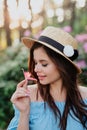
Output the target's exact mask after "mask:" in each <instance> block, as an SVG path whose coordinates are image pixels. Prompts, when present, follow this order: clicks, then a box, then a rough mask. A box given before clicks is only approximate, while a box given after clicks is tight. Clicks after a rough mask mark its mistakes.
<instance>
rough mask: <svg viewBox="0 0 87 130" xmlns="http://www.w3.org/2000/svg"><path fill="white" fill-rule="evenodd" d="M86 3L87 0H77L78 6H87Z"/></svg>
mask: <svg viewBox="0 0 87 130" xmlns="http://www.w3.org/2000/svg"><path fill="white" fill-rule="evenodd" d="M85 4H86V0H77V3H76V7H77V8H82V7H84V6H85Z"/></svg>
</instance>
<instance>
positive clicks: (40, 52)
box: [33, 47, 50, 60]
mask: <svg viewBox="0 0 87 130" xmlns="http://www.w3.org/2000/svg"><path fill="white" fill-rule="evenodd" d="M33 58H34V59H44V60H50V58H49V57H48V55H47V53H46V51H45V50H44V49H43V48H42V47H40V48H37V49H35V50H34V52H33Z"/></svg>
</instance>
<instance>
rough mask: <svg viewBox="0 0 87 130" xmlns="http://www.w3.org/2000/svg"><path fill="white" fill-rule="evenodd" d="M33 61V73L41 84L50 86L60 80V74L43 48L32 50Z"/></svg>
mask: <svg viewBox="0 0 87 130" xmlns="http://www.w3.org/2000/svg"><path fill="white" fill-rule="evenodd" d="M34 61H35V68H34V71H35V72H36V74H37V76H38V79H39V81H40V83H41V84H43V85H46V84H52V83H55V82H57V81H58V80H59V79H60V74H59V72H58V70H57V68H56V65H55V64H54V63H53V62H52V60H51V59H50V58H49V57H48V55H47V54H46V52H45V50H44V49H43V48H41V47H40V48H38V49H35V50H34Z"/></svg>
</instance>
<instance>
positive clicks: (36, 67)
mask: <svg viewBox="0 0 87 130" xmlns="http://www.w3.org/2000/svg"><path fill="white" fill-rule="evenodd" d="M41 70H42V68H41V65H40V64H39V63H38V64H36V65H35V68H34V71H35V72H36V73H37V72H41Z"/></svg>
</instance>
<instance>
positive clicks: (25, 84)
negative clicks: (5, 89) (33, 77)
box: [23, 79, 28, 89]
mask: <svg viewBox="0 0 87 130" xmlns="http://www.w3.org/2000/svg"><path fill="white" fill-rule="evenodd" d="M27 84H28V80H27V79H25V82H24V85H23V88H25V89H27Z"/></svg>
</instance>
